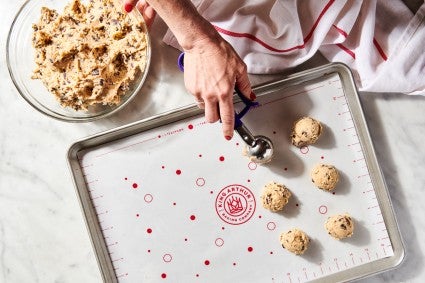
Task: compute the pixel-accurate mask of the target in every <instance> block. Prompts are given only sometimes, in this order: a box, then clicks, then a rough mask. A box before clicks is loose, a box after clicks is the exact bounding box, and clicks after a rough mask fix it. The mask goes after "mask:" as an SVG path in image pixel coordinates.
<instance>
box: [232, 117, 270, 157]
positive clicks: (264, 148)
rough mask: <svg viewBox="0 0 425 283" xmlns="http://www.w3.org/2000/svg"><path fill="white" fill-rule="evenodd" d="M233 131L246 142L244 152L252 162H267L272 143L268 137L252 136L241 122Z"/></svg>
mask: <svg viewBox="0 0 425 283" xmlns="http://www.w3.org/2000/svg"><path fill="white" fill-rule="evenodd" d="M235 131H236V132H237V133H238V134H239V135H240V136H241V138H242V139H243V141H244V142H245V143H246V144H247V151H246V154H247V155H248V157H249V158H250V159H251V160H252V161H253V162H255V163H267V162H269V161H270V160H271V159H272V157H273V143H272V141H271V140H270V139H269V138H268V137H265V136H253V135H252V134H251V132H250V131H249V130H248V129H247V127H245V125H243V124H242V125H241V126H239V127H237V128H235Z"/></svg>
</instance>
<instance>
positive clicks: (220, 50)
mask: <svg viewBox="0 0 425 283" xmlns="http://www.w3.org/2000/svg"><path fill="white" fill-rule="evenodd" d="M184 51H185V57H184V66H185V71H184V80H185V86H186V88H187V90H188V91H189V92H190V93H192V94H193V95H194V96H195V99H196V100H197V102H198V105H199V106H200V107H201V108H204V109H205V119H206V121H207V122H209V123H214V122H216V121H218V120H221V122H222V129H223V135H224V137H225V138H226V139H227V140H230V139H231V138H232V136H233V132H234V123H235V121H234V118H235V116H234V115H235V114H234V108H233V92H234V89H235V87H236V88H238V89H239V90H240V91H241V93H242V94H243V95H245V96H246V97H247V98H248V99H250V100H254V99H255V95H254V93H253V92H252V89H251V84H250V82H249V79H248V75H247V69H246V64H245V63H244V62H243V61H242V59H241V58H240V57H239V56H238V54H237V53H236V52H235V50H234V49H233V48H232V46H230V44H229V43H227V42H226V41H225V40H224V39H223V38H221V37H220V36H219V35H217V38H204V39H201V40H197V41H196V42H195V43H194V44H193V45H192V47H191V48H190V49H189V50H184Z"/></svg>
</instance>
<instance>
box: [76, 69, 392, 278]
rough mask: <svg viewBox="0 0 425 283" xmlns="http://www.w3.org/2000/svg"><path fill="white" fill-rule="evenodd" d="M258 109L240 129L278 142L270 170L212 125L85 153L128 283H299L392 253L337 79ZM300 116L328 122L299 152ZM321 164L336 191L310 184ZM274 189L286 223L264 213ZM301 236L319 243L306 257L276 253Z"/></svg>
mask: <svg viewBox="0 0 425 283" xmlns="http://www.w3.org/2000/svg"><path fill="white" fill-rule="evenodd" d="M259 102H260V103H261V104H262V106H260V107H258V108H255V109H252V110H251V111H250V112H249V113H248V114H247V115H246V116H245V117H244V118H243V121H244V122H245V123H246V125H247V126H248V127H249V128H250V129H251V131H252V132H253V133H254V134H262V135H266V136H268V137H269V138H271V139H272V141H273V143H274V145H275V158H274V160H273V161H272V162H271V163H270V164H267V165H262V166H260V165H256V164H255V163H251V162H250V161H249V160H248V158H247V157H245V156H243V155H242V151H243V142H242V140H241V139H240V138H239V137H238V136H237V135H235V136H234V138H233V139H232V140H231V141H226V140H225V139H224V138H223V137H222V134H221V126H220V124H218V123H217V124H207V123H205V122H204V118H203V116H199V117H197V118H190V119H186V120H182V121H179V122H176V123H173V124H170V125H166V126H162V127H160V128H156V129H152V130H148V131H146V132H142V133H140V134H137V135H134V136H131V137H129V138H126V139H122V140H119V141H117V142H113V143H109V144H105V145H102V146H100V147H97V148H94V149H88V150H84V151H81V152H79V154H78V157H79V160H80V164H81V167H82V168H83V171H84V174H85V178H86V183H87V186H88V188H89V190H90V195H91V199H92V202H93V204H94V206H95V208H96V211H97V214H98V218H99V222H100V225H101V227H102V231H103V234H104V237H105V240H106V243H107V247H108V249H109V253H110V256H111V259H112V262H113V266H114V268H115V272H116V275H117V277H118V279H119V281H122V282H164V281H169V282H224V281H225V282H299V281H309V280H312V279H317V278H320V277H322V276H326V275H329V274H332V273H336V272H344V270H348V269H350V268H353V267H355V266H359V265H362V264H366V263H370V262H373V261H375V260H377V259H380V258H384V257H388V256H392V255H393V249H392V246H391V243H390V240H389V238H388V234H387V231H386V227H385V223H384V221H383V218H382V215H381V211H380V207H379V205H378V202H377V199H376V196H375V190H374V188H373V185H372V183H371V178H370V176H369V172H368V169H367V166H366V161H365V158H364V155H363V152H362V148H361V145H360V143H359V139H358V137H357V131H356V128H355V127H354V125H353V122H352V116H351V112H350V110H349V107H348V105H347V102H346V98H345V95H344V90H343V89H342V85H341V81H340V79H339V76H338V75H331V76H329V77H327V78H326V79H325V78H323V79H322V80H320V81H316V82H314V83H313V82H311V83H306V84H305V85H299V86H296V87H292V88H291V89H286V90H281V91H277V92H274V93H269V94H267V95H264V96H262V97H260V98H259ZM236 107H237V109H240V108H241V107H242V105H241V104H238V105H236ZM301 116H311V117H314V118H316V119H318V120H319V121H321V122H322V124H323V125H324V133H323V135H322V136H321V138H320V139H319V141H318V142H317V144H315V145H312V146H309V147H305V148H302V149H298V148H296V147H294V146H292V145H291V144H290V142H289V135H290V130H291V126H292V123H293V122H294V121H295V120H296V119H297V118H299V117H301ZM320 162H322V163H329V164H333V165H335V166H336V167H337V168H338V169H339V171H340V173H341V174H340V175H341V180H340V183H339V185H338V187H337V189H336V190H335V192H334V193H330V192H325V191H322V190H319V189H317V188H315V187H314V186H313V184H312V183H311V178H310V170H311V169H312V167H313V166H314V165H315V164H317V163H320ZM269 181H276V182H280V183H283V184H285V185H286V186H287V187H288V188H289V189H290V190H291V192H292V194H293V197H292V198H291V199H290V201H289V203H288V205H287V206H286V207H285V208H284V211H283V212H282V213H272V212H270V211H268V210H266V209H264V208H263V207H262V206H261V202H260V198H259V196H260V192H261V189H262V187H263V185H265V184H266V183H267V182H269ZM346 212H347V213H349V214H350V215H351V216H352V217H353V218H354V221H355V232H354V235H353V237H352V238H349V239H345V240H341V241H337V240H334V239H332V238H331V237H330V236H329V235H328V234H327V232H326V230H325V229H324V228H323V225H324V222H325V220H326V219H327V217H328V216H330V215H332V214H336V213H346ZM293 227H297V228H299V229H302V230H304V231H305V232H306V233H307V234H308V236H309V237H310V238H311V244H310V247H309V249H308V250H307V251H306V253H305V254H304V255H302V256H296V255H294V254H291V253H289V252H288V251H287V250H285V249H283V248H282V247H281V245H280V243H279V234H280V233H281V232H283V231H287V230H288V229H291V228H293Z"/></svg>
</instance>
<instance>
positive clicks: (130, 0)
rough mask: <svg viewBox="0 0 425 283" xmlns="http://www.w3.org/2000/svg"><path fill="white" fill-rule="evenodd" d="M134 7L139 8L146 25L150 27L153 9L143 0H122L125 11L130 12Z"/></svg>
mask: <svg viewBox="0 0 425 283" xmlns="http://www.w3.org/2000/svg"><path fill="white" fill-rule="evenodd" d="M134 7H136V8H137V10H139V12H140V14H141V15H142V16H143V18H144V19H145V22H146V25H147V26H148V28H150V26H151V25H152V23H153V21H154V20H155V16H156V12H155V10H154V9H153V8H152V7H151V6H150V5H149V3H147V2H146V1H145V0H124V9H125V11H126V12H127V13H130V12H131V11H132V10H133V8H134Z"/></svg>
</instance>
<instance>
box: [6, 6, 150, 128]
mask: <svg viewBox="0 0 425 283" xmlns="http://www.w3.org/2000/svg"><path fill="white" fill-rule="evenodd" d="M32 1H35V0H26V1H25V2H24V3H23V4H22V6H21V7H20V8H19V10H18V11H17V13H16V15H15V16H14V18H13V21H12V23H11V25H10V28H9V31H8V34H7V40H6V46H5V47H6V48H5V49H6V50H5V53H6V54H5V55H6V65H7V69H8V72H9V76H10V78H11V80H12V82H13V84H14V86H15V88H16V90H17V91H18V93H19V95H20V96H21V97H22V98H23V99H24V100H25V101H26V102H27V103H28V104H29V105H31V106H32V107H33V108H34V109H35V110H37V111H38V112H40V113H42V114H44V115H46V116H48V117H51V118H54V119H56V120H59V121H64V122H74V123H84V122H91V121H95V120H99V119H102V118H106V117H109V116H111V115H113V114H115V113H116V112H118V111H120V110H121V109H123V108H125V106H127V105H128V104H129V103H130V102H131V101H132V100H133V99H134V97H136V95H137V94H138V93H139V92H140V90H141V88H142V86H143V85H144V83H145V81H146V78H147V75H148V73H149V70H150V65H151V57H152V56H151V55H152V45H151V37H150V34H149V29H148V27H147V25H146V22H145V20H144V18H143V16H142V15H141V14H140V12H139V11H138V10H137V9H134V10H133V11H132V12H131V13H130V15H132V16H133V17H135V18H136V19H137V20H138V21H140V22H141V23H142V26H143V31H144V33H145V40H146V63H145V68H144V70H142V71H143V74H141V76H142V78H140V82H139V83H138V84H137V86H136V87H135V88H134V90H133V93H132V94H130V96H129V97H128V98H127V99H126V100H125V101H124V102H122V103H121V104H119V105H118V106H116V107H115V108H114V109H112V110H110V111H107V112H104V113H101V114H97V115H93V116H86V117H84V116H83V117H72V116H66V115H63V114H59V113H57V112H55V111H53V110H51V109H49V108H48V107H46V106H45V105H43V104H42V103H39V102H38V101H37V100H36V101H37V102H33V101H31V99H29V98H28V97H27V95H25V94H24V93H23V90H22V89H21V87H20V85H19V83H18V82H17V80H16V78H15V74H14V73H13V70H12V69H13V68H12V66H11V62H10V44H11V42H10V40H11V35H12V31H13V29H14V28H15V24H16V21H17V20H18V18H19V16H20V15H21V13H22V11H23V10H24V9H25V7H26V6H27V5H28V4H29V3H30V2H32ZM52 95H53V94H52Z"/></svg>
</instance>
